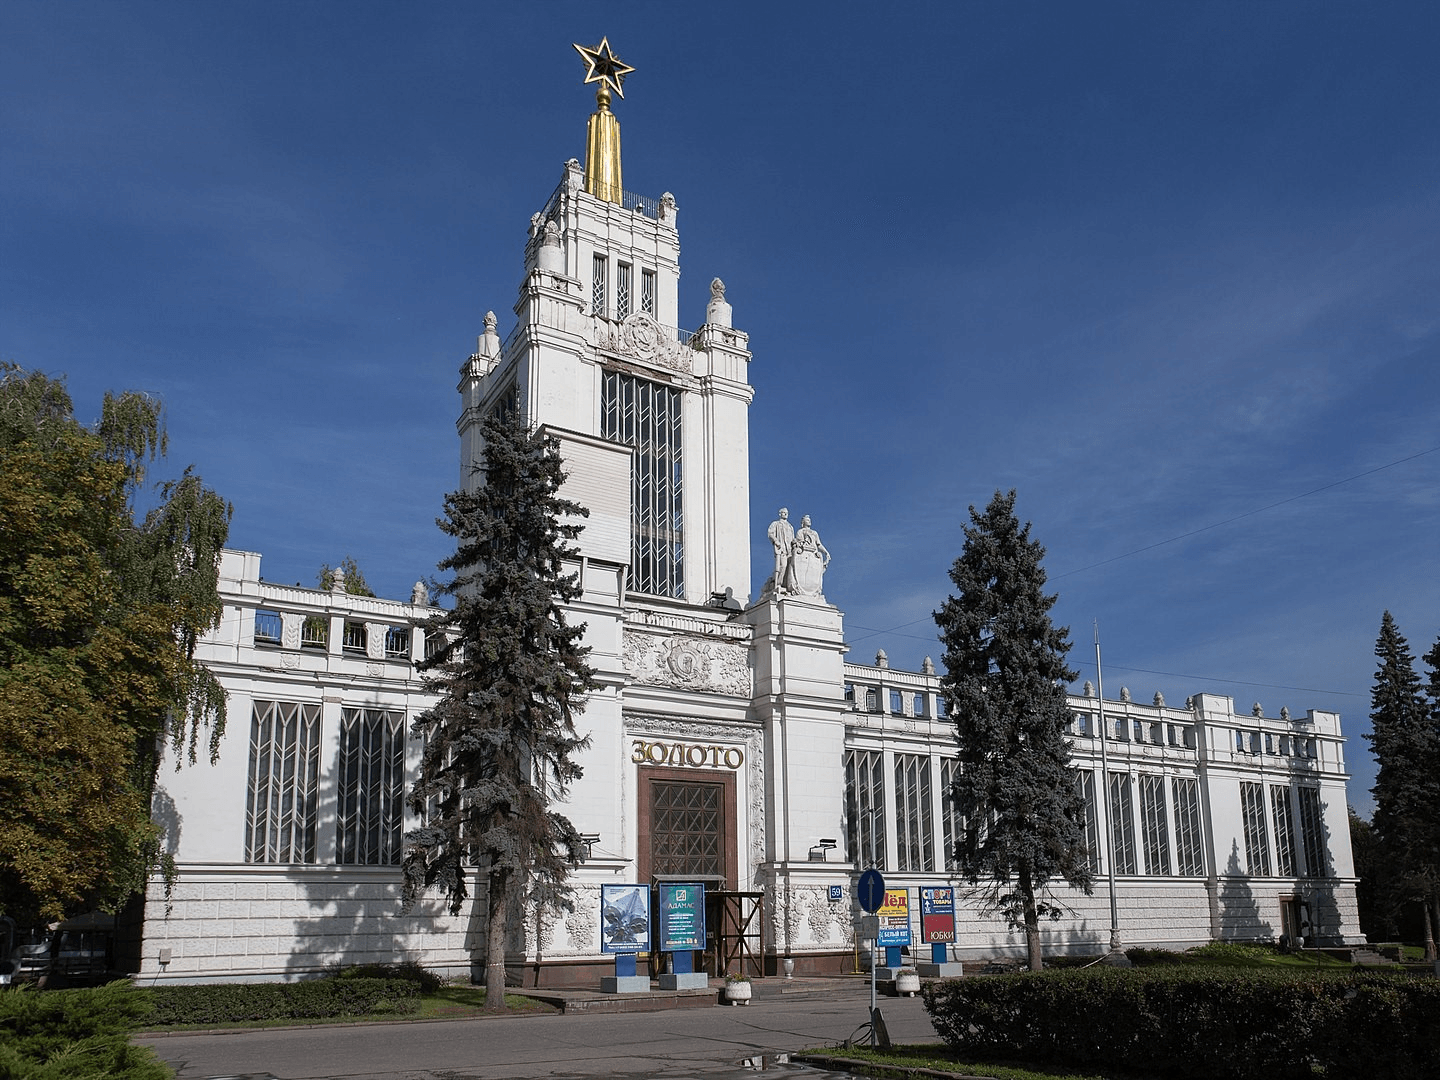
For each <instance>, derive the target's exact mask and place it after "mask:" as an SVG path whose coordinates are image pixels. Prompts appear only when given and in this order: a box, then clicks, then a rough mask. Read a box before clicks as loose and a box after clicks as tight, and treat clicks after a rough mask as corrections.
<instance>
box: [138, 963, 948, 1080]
mask: <svg viewBox="0 0 1440 1080" xmlns="http://www.w3.org/2000/svg"><path fill="white" fill-rule="evenodd" d="M869 1004H870V1003H869V997H868V990H862V989H861V988H860V987H858V986H856V985H854V984H853V983H852V984H851V985H849V986H846V987H843V988H840V989H837V990H834V991H827V992H822V993H813V994H795V995H784V996H780V995H776V996H766V997H757V998H756V1000H755V1002H754V1003H753V1004H751V1005H749V1006H745V1007H736V1006H732V1007H728V1008H727V1007H723V1006H716V1007H714V1008H707V1009H684V1010H678V1011H669V1012H655V1013H631V1014H620V1015H614V1014H612V1015H602V1016H586V1015H583V1014H581V1015H577V1016H521V1017H513V1018H512V1017H502V1018H496V1019H492V1018H483V1019H477V1020H445V1021H436V1022H431V1023H410V1024H365V1025H356V1026H353V1027H351V1026H343V1027H342V1026H328V1027H315V1028H290V1029H285V1030H264V1031H246V1032H239V1033H231V1034H212V1035H164V1036H149V1037H145V1038H142V1039H140V1040H139V1041H140V1042H142V1043H144V1044H145V1045H148V1046H151V1047H153V1048H154V1049H155V1051H156V1052H157V1053H158V1054H159V1055H160V1056H161V1057H162V1058H164V1059H165V1060H166V1061H169V1062H170V1063H171V1064H173V1065H175V1066H176V1067H177V1068H178V1069H179V1073H180V1077H181V1080H203V1078H216V1077H256V1078H264V1077H275V1078H279V1080H321V1078H324V1080H382V1078H383V1080H491V1078H496V1077H557V1078H571V1077H590V1076H629V1077H649V1078H654V1080H684V1078H687V1077H704V1078H705V1080H727V1078H730V1077H734V1078H740V1077H744V1078H748V1080H755V1078H756V1077H758V1076H762V1075H769V1076H772V1077H776V1078H777V1080H779V1078H780V1077H783V1076H785V1075H786V1074H793V1075H794V1077H795V1080H800V1078H801V1077H804V1078H806V1080H819V1078H821V1077H825V1076H827V1075H829V1074H826V1073H823V1072H818V1071H811V1070H803V1071H802V1070H800V1069H799V1068H798V1067H795V1066H785V1065H783V1064H777V1063H776V1062H775V1061H774V1057H773V1055H775V1054H777V1053H786V1052H791V1051H796V1050H801V1049H804V1048H807V1047H813V1046H820V1045H824V1044H827V1043H828V1044H833V1043H838V1042H840V1041H841V1040H843V1039H844V1038H845V1037H846V1036H848V1035H850V1034H851V1032H853V1031H854V1030H855V1028H856V1027H857V1026H859V1025H860V1024H861V1023H863V1022H864V1021H865V1019H866V1010H867V1009H868V1007H869ZM880 1007H881V1011H882V1013H883V1014H884V1017H885V1022H886V1026H887V1027H888V1028H889V1031H890V1037H891V1038H892V1039H893V1040H894V1041H896V1042H925V1041H929V1040H933V1039H934V1038H935V1031H934V1028H932V1027H931V1025H930V1020H929V1018H928V1017H927V1016H926V1015H925V1012H924V1009H923V1008H922V1006H921V1004H920V1001H919V1000H918V999H914V998H882V999H881V1005H880ZM767 1056H768V1057H767ZM747 1061H748V1064H747ZM762 1063H763V1064H764V1065H765V1066H766V1067H767V1068H766V1070H765V1072H763V1073H762V1072H761V1071H760V1070H759V1066H760V1065H761V1064H762ZM771 1070H773V1071H771Z"/></svg>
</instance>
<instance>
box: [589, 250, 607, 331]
mask: <svg viewBox="0 0 1440 1080" xmlns="http://www.w3.org/2000/svg"><path fill="white" fill-rule="evenodd" d="M609 270H610V266H609V261H608V260H607V259H606V258H605V256H604V255H596V256H595V261H594V262H593V263H592V264H591V268H590V312H591V314H593V315H597V316H599V317H600V318H602V319H603V318H604V317H605V293H606V290H607V286H608V279H609V276H610V273H609Z"/></svg>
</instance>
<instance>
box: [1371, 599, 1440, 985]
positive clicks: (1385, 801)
mask: <svg viewBox="0 0 1440 1080" xmlns="http://www.w3.org/2000/svg"><path fill="white" fill-rule="evenodd" d="M1375 655H1376V656H1377V657H1378V658H1379V660H1380V666H1379V668H1377V669H1376V671H1375V683H1374V685H1373V686H1372V687H1371V690H1370V732H1369V734H1367V735H1366V736H1365V737H1366V738H1367V739H1369V740H1370V747H1371V750H1372V751H1373V752H1374V754H1375V762H1376V765H1377V766H1378V768H1377V770H1376V774H1375V786H1374V787H1373V788H1371V789H1370V791H1371V793H1372V794H1373V795H1374V796H1375V814H1374V817H1373V818H1372V824H1373V825H1374V827H1375V832H1376V834H1377V835H1378V837H1379V840H1380V845H1381V848H1382V861H1383V863H1384V865H1385V866H1386V867H1387V868H1388V873H1387V874H1386V882H1385V884H1386V886H1387V888H1386V890H1385V891H1386V893H1387V894H1388V899H1389V900H1390V902H1391V904H1392V905H1397V904H1399V903H1403V902H1406V901H1414V902H1419V903H1421V904H1422V905H1423V906H1424V908H1425V912H1426V917H1425V944H1426V956H1427V957H1428V958H1429V959H1434V957H1435V940H1434V937H1435V935H1434V932H1433V919H1434V913H1435V902H1436V895H1437V892H1440V732H1437V730H1436V723H1435V715H1434V710H1433V709H1432V706H1431V704H1430V703H1428V702H1427V701H1426V700H1425V695H1424V694H1423V693H1422V692H1421V686H1420V678H1419V676H1418V675H1416V674H1415V663H1414V659H1413V658H1412V657H1411V655H1410V645H1409V643H1408V642H1407V641H1406V640H1405V638H1404V636H1403V635H1402V634H1401V633H1400V629H1399V627H1397V626H1396V624H1395V620H1394V618H1393V617H1392V616H1391V615H1390V612H1388V611H1387V612H1385V614H1384V616H1383V617H1382V618H1381V621H1380V636H1379V637H1378V638H1377V639H1376V641H1375ZM1427 655H1428V654H1427Z"/></svg>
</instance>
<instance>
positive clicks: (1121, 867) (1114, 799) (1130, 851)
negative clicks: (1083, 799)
mask: <svg viewBox="0 0 1440 1080" xmlns="http://www.w3.org/2000/svg"><path fill="white" fill-rule="evenodd" d="M1110 820H1111V821H1112V822H1113V823H1114V825H1113V830H1114V834H1115V872H1116V873H1117V874H1133V873H1135V872H1136V870H1135V805H1134V799H1133V797H1132V796H1131V794H1130V775H1129V774H1128V773H1111V774H1110Z"/></svg>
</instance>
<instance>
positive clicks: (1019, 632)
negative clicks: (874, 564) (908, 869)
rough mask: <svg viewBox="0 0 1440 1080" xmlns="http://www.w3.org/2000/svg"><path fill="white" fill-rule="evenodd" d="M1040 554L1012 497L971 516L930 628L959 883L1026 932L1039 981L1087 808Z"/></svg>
mask: <svg viewBox="0 0 1440 1080" xmlns="http://www.w3.org/2000/svg"><path fill="white" fill-rule="evenodd" d="M1044 556H1045V549H1044V548H1043V547H1041V546H1040V544H1039V543H1038V542H1037V541H1034V540H1031V539H1030V524H1029V523H1028V522H1027V523H1026V524H1025V525H1024V526H1021V524H1020V522H1019V520H1018V519H1017V518H1016V517H1015V492H1014V491H1013V490H1012V491H1011V492H1010V493H1009V494H1008V495H1007V494H1001V493H1000V492H998V491H997V492H996V493H995V497H994V498H993V499H992V500H991V501H990V505H989V506H987V507H986V508H985V512H984V513H983V514H982V513H979V512H977V511H976V509H975V507H973V506H972V507H970V524H969V525H968V526H966V527H965V544H964V547H963V548H962V550H961V553H960V557H959V558H958V559H956V560H955V565H954V566H952V567H951V568H950V580H951V581H952V582H954V584H955V588H956V590H957V591H956V592H955V594H954V595H952V596H951V597H950V598H949V599H947V600H946V601H945V604H944V605H943V606H942V607H941V609H940V610H939V611H937V612H936V613H935V622H936V623H937V624H938V625H939V627H940V637H941V640H942V641H943V642H944V645H945V669H946V673H945V675H944V676H943V677H942V678H941V680H940V686H941V689H942V690H943V692H944V694H945V697H946V700H947V702H948V703H949V706H950V710H951V715H952V716H953V717H954V719H955V729H956V737H957V740H958V742H959V748H960V753H959V770H958V774H957V779H956V781H955V790H954V797H955V799H956V800H957V803H956V805H957V806H959V807H960V808H961V811H962V813H963V814H964V822H965V825H964V828H963V830H962V834H961V837H960V840H959V847H958V850H957V852H956V855H957V858H958V865H959V869H960V872H961V873H962V874H963V875H964V876H965V877H966V878H968V879H969V881H970V882H971V884H976V885H979V884H982V883H983V884H984V886H985V891H984V896H985V899H986V903H987V906H988V907H989V908H990V909H991V910H992V911H996V912H998V913H1000V914H1002V915H1004V916H1005V917H1006V918H1007V919H1008V920H1009V921H1010V923H1011V925H1013V926H1015V927H1016V928H1017V929H1023V930H1024V931H1025V934H1026V939H1027V942H1028V944H1029V952H1030V966H1031V968H1032V969H1033V970H1036V971H1038V970H1040V967H1041V958H1040V919H1041V918H1042V917H1046V916H1048V917H1050V918H1059V916H1060V914H1061V912H1062V911H1063V910H1064V908H1063V906H1062V905H1061V904H1059V903H1058V902H1056V901H1055V900H1054V899H1053V898H1052V897H1051V894H1050V883H1051V882H1052V881H1053V880H1055V879H1057V878H1060V879H1063V880H1064V881H1066V882H1068V883H1069V884H1070V885H1072V886H1074V887H1075V888H1078V889H1082V890H1084V891H1085V892H1087V893H1088V892H1089V891H1090V889H1091V887H1092V875H1091V871H1090V865H1089V864H1090V854H1089V851H1088V849H1087V847H1086V844H1085V830H1084V820H1085V818H1084V814H1085V807H1084V802H1083V799H1082V797H1081V794H1080V786H1079V782H1078V780H1077V778H1076V775H1075V772H1074V770H1073V769H1071V768H1070V744H1069V742H1068V741H1067V739H1066V736H1065V726H1066V722H1067V719H1068V708H1067V705H1066V699H1065V684H1066V683H1068V682H1070V681H1071V680H1073V679H1074V678H1075V675H1076V673H1075V672H1074V671H1071V670H1070V669H1069V668H1068V667H1066V666H1065V654H1066V653H1068V652H1069V651H1070V641H1069V636H1068V635H1069V629H1068V628H1067V627H1055V626H1053V625H1051V622H1050V609H1051V607H1052V606H1054V603H1055V597H1054V596H1053V595H1052V596H1046V595H1045V592H1044V586H1045V570H1044V568H1043V567H1042V566H1041V560H1042V559H1043V558H1044Z"/></svg>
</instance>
